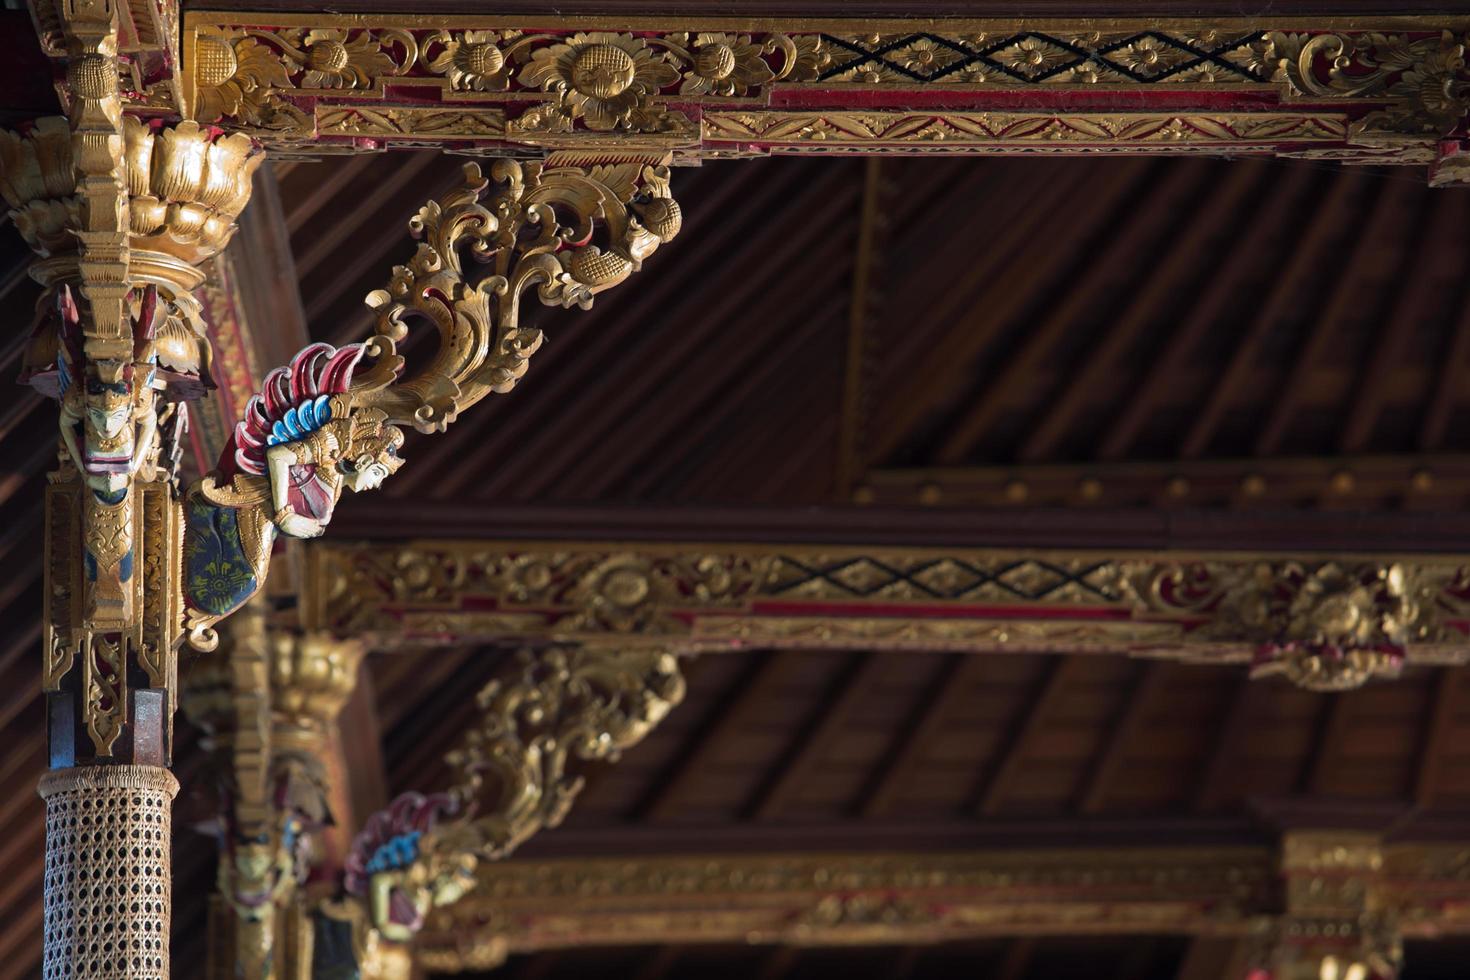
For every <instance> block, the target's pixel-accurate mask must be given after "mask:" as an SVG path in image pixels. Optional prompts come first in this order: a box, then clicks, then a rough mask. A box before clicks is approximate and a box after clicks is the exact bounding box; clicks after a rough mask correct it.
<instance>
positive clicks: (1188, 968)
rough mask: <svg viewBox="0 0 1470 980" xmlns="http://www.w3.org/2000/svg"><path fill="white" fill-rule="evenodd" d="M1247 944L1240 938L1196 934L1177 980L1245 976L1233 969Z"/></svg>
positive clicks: (1231, 978) (1215, 979) (1186, 952)
mask: <svg viewBox="0 0 1470 980" xmlns="http://www.w3.org/2000/svg"><path fill="white" fill-rule="evenodd" d="M1244 945H1245V944H1244V943H1242V942H1241V941H1240V940H1239V939H1216V938H1214V937H1213V936H1195V937H1194V938H1193V939H1191V940H1190V943H1189V948H1188V949H1186V950H1185V952H1184V959H1183V961H1182V962H1180V964H1179V972H1178V973H1177V974H1176V975H1175V980H1235V978H1236V977H1239V976H1243V975H1244V974H1243V973H1241V972H1236V971H1234V970H1233V969H1232V967H1233V966H1235V965H1236V962H1237V960H1238V959H1239V958H1240V956H1241V947H1243V946H1244Z"/></svg>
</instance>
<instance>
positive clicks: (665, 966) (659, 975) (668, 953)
mask: <svg viewBox="0 0 1470 980" xmlns="http://www.w3.org/2000/svg"><path fill="white" fill-rule="evenodd" d="M682 952H683V950H682V949H680V947H678V946H660V947H659V948H658V949H657V950H655V951H654V953H653V955H651V956H649V957H648V959H646V960H645V961H644V962H643V963H642V964H641V965H640V966H639V967H638V969H637V971H636V972H635V973H634V974H633V975H632V977H631V978H630V980H664V978H665V977H667V976H668V975H669V974H670V973H671V972H672V971H673V969H674V966H675V965H676V964H677V963H678V962H679V956H680V954H681V953H682Z"/></svg>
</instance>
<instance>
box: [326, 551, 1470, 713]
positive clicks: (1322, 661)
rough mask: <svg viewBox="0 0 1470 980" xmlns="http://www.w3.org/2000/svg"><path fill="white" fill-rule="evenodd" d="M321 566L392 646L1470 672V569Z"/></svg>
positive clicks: (676, 562) (1330, 677)
mask: <svg viewBox="0 0 1470 980" xmlns="http://www.w3.org/2000/svg"><path fill="white" fill-rule="evenodd" d="M310 568H311V575H310V579H309V587H308V593H307V614H308V616H309V618H310V619H311V622H312V625H314V626H317V627H320V628H324V629H334V630H342V631H350V632H354V633H361V634H367V635H369V636H371V637H372V638H373V642H375V643H377V644H379V645H382V646H403V645H409V646H412V645H424V644H434V643H438V642H449V641H466V640H484V639H509V640H515V641H519V642H576V643H582V644H587V645H593V646H596V645H604V646H614V645H615V646H618V647H627V646H628V645H630V644H633V645H640V644H641V645H646V646H650V647H659V648H670V647H672V648H675V649H686V650H728V649H739V648H757V647H769V646H779V647H787V648H793V647H795V648H843V647H852V646H855V645H856V646H862V647H868V648H882V649H917V650H950V651H959V652H1027V651H1046V652H1059V651H1065V652H1074V653H1123V654H1130V655H1135V656H1156V657H1167V658H1171V659H1183V660H1189V661H1198V662H1204V663H1250V664H1252V665H1253V669H1254V670H1255V671H1256V672H1257V673H1260V674H1263V675H1269V674H1283V675H1285V676H1287V677H1289V678H1290V679H1291V680H1293V681H1295V682H1297V683H1299V684H1302V685H1303V686H1307V687H1311V688H1315V689H1334V690H1336V689H1343V688H1347V687H1353V686H1356V685H1358V684H1361V683H1363V682H1364V681H1366V680H1368V679H1370V678H1373V677H1383V676H1392V675H1394V674H1396V673H1397V672H1398V671H1399V669H1400V668H1401V667H1402V666H1403V664H1404V663H1406V662H1410V661H1412V662H1419V663H1460V662H1464V661H1466V660H1467V659H1470V646H1467V642H1466V639H1467V635H1470V566H1465V565H1463V564H1462V563H1458V562H1455V561H1452V560H1446V559H1437V558H1424V559H1414V560H1411V559H1379V558H1369V557H1350V556H1336V557H1333V556H1320V557H1314V558H1305V559H1288V558H1272V557H1270V556H1257V557H1249V556H1238V555H1229V554H1219V555H1192V556H1191V555H1170V554H1161V555H1128V554H1125V555H1121V556H1119V555H1097V554H1089V553H1083V552H1034V553H1021V552H1001V551H974V550H963V549H944V548H934V549H892V548H866V549H864V548H809V547H799V546H795V547H783V546H778V545H752V546H734V547H732V546H723V547H722V546H717V545H697V544H690V545H685V546H674V545H658V546H633V545H629V546H622V547H609V546H606V545H599V544H590V543H589V544H566V543H547V544H535V543H516V542H506V543H494V542H474V541H446V542H417V543H411V544H401V545H396V544H389V543H375V544H351V543H321V544H317V545H314V547H313V550H312V551H311V552H310Z"/></svg>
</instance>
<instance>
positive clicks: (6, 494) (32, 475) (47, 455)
mask: <svg viewBox="0 0 1470 980" xmlns="http://www.w3.org/2000/svg"><path fill="white" fill-rule="evenodd" d="M56 454H57V444H56V443H55V442H52V441H51V440H50V439H43V440H41V441H40V442H39V443H37V444H36V446H35V448H33V449H32V450H31V451H30V453H29V454H27V455H26V456H25V457H23V458H22V459H20V460H18V461H17V463H16V465H15V466H14V467H13V468H12V469H10V470H9V471H8V472H6V474H5V476H3V477H0V505H4V504H5V503H6V502H8V501H9V500H10V498H11V497H13V496H15V493H16V491H17V490H20V489H21V488H22V487H24V486H25V485H26V484H28V483H34V482H35V481H36V480H37V479H39V477H40V476H41V473H42V471H44V470H45V469H47V468H48V467H49V466H50V465H51V464H52V463H53V462H55V461H56ZM39 489H40V488H39V487H37V491H38V492H37V494H36V503H37V504H38V505H39V503H40V496H41V495H40V493H39ZM36 510H37V512H38V513H39V511H40V507H39V506H37V508H36Z"/></svg>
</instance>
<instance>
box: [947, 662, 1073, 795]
mask: <svg viewBox="0 0 1470 980" xmlns="http://www.w3.org/2000/svg"><path fill="white" fill-rule="evenodd" d="M1080 663H1081V662H1080V661H1079V660H1078V658H1076V657H1065V656H1057V657H1054V658H1053V659H1052V660H1051V662H1050V663H1048V664H1047V665H1046V667H1045V672H1044V673H1043V675H1042V678H1041V683H1040V687H1039V688H1038V690H1037V693H1036V694H1035V696H1034V697H1032V698H1031V699H1030V702H1029V703H1030V707H1029V708H1027V709H1026V711H1025V713H1024V714H1023V715H1021V717H1020V720H1019V724H1018V725H1016V726H1015V728H1014V729H1013V730H1012V732H1011V734H1010V737H1009V738H1008V739H1006V742H1005V744H1004V745H1003V746H1002V747H1001V749H1000V751H999V754H998V756H997V758H998V759H999V762H998V763H997V765H996V766H995V767H994V768H993V769H992V770H991V774H990V776H989V778H988V779H986V780H985V782H984V784H983V785H982V786H981V788H980V792H979V793H978V794H977V795H976V804H975V806H974V807H973V810H974V813H975V815H976V816H981V817H992V816H995V815H996V814H997V813H999V812H1000V811H1001V808H1002V807H1003V806H1004V805H1005V799H1006V794H1007V793H1008V792H1009V791H1010V789H1011V784H1012V783H1014V782H1015V781H1016V777H1017V776H1019V775H1020V773H1021V767H1022V766H1023V765H1025V762H1026V755H1027V753H1028V752H1029V751H1030V750H1031V744H1032V743H1033V742H1034V741H1035V740H1036V737H1037V736H1038V735H1039V734H1040V733H1041V730H1042V728H1043V727H1044V726H1045V725H1046V722H1047V719H1048V717H1049V716H1050V715H1051V714H1052V713H1054V712H1055V711H1056V708H1057V705H1058V704H1059V703H1060V702H1061V698H1062V693H1063V691H1065V690H1066V687H1067V685H1068V684H1069V683H1070V682H1071V680H1072V678H1073V676H1074V675H1075V674H1076V672H1077V669H1078V667H1079V666H1080Z"/></svg>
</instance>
